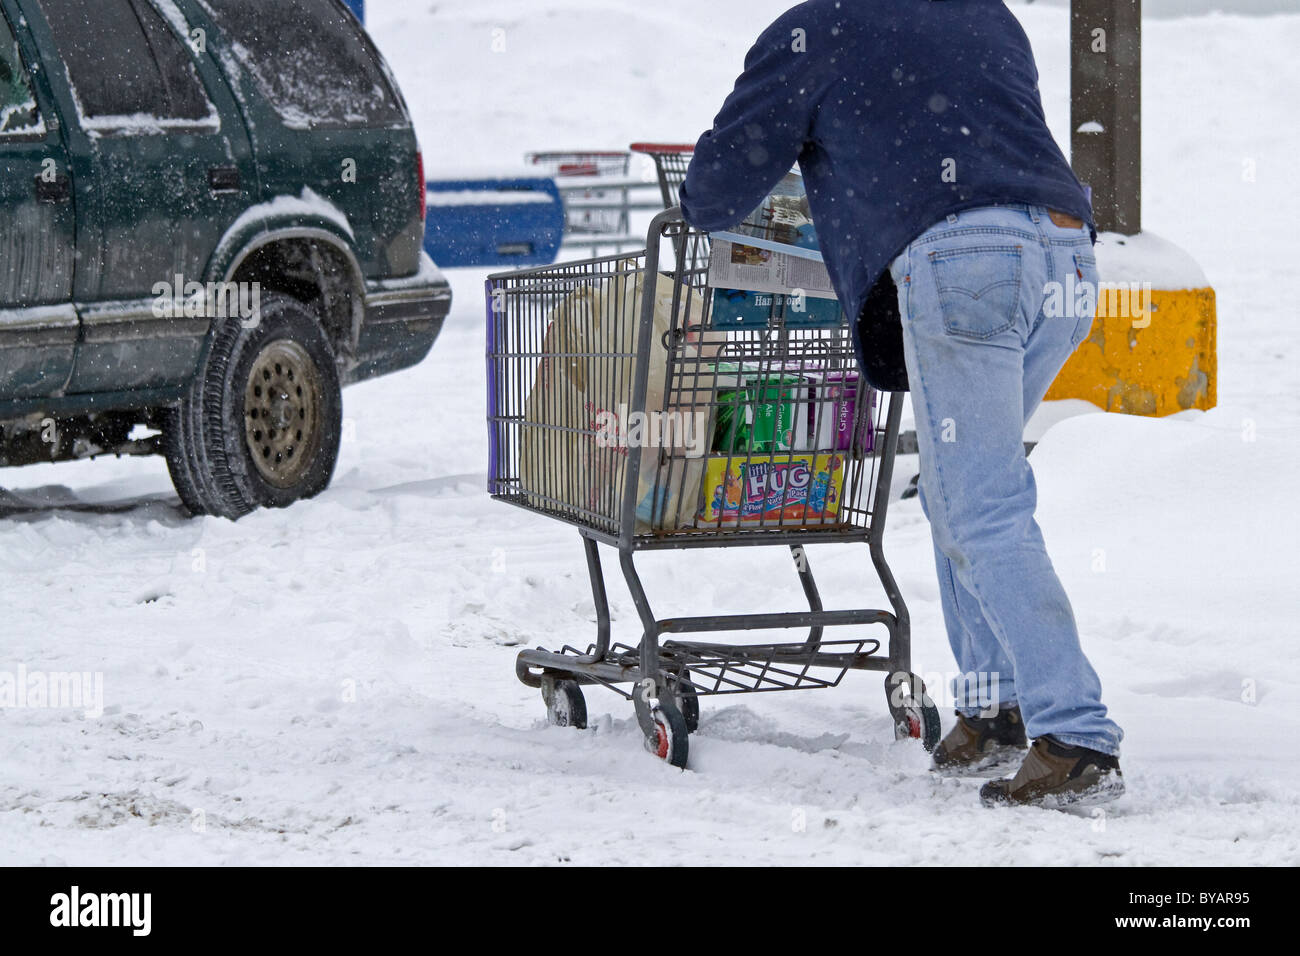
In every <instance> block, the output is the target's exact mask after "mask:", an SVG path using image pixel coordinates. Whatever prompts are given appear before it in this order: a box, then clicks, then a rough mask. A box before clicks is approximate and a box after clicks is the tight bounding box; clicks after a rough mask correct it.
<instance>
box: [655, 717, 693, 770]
mask: <svg viewBox="0 0 1300 956" xmlns="http://www.w3.org/2000/svg"><path fill="white" fill-rule="evenodd" d="M650 719H651V720H652V721H653V722H654V729H655V734H654V737H653V738H651V737H648V736H647V737H646V741H645V749H646V750H648V751H650V752H651V753H652V754H654V755H655V756H656V757H658V758H659V759H660V760H665V761H667V762H668V763H670V764H672V765H673V766H674V767H679V768H681V769H685V768H686V755H687V752H688V751H689V749H690V744H689V738H690V730H688V729H687V727H686V718H685V717H684V716H682V712H681V711H680V710H678V709H677V707H676V706H675V705H673V704H669V703H667V702H666V701H665V702H661V703H660V705H659V706H658V707H655V708H654V709H653V710H651V711H650Z"/></svg>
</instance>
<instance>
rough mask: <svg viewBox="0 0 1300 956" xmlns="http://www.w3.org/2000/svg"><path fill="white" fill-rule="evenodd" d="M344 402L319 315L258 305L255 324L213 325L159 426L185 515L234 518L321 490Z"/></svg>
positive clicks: (293, 304) (334, 454)
mask: <svg viewBox="0 0 1300 956" xmlns="http://www.w3.org/2000/svg"><path fill="white" fill-rule="evenodd" d="M342 430H343V397H342V391H341V387H340V384H339V377H338V368H337V366H336V365H335V362H334V353H333V350H332V349H331V348H330V344H329V340H328V339H327V338H326V336H325V333H324V330H323V329H322V328H321V325H320V321H319V319H318V317H317V316H316V315H315V313H313V312H312V311H311V310H310V309H309V308H308V307H307V306H306V305H304V304H303V303H301V302H299V301H298V300H297V299H293V298H291V297H289V296H285V295H279V294H268V295H266V296H264V297H263V299H262V305H261V309H260V312H259V316H258V320H257V321H256V323H255V324H253V325H252V326H250V327H244V326H243V325H242V324H241V323H239V322H237V321H234V320H221V324H220V325H218V327H217V329H216V331H215V332H214V333H213V337H212V345H211V348H210V349H209V351H208V354H207V357H206V358H205V359H204V362H203V365H202V367H201V368H200V369H199V372H198V374H197V375H196V376H195V379H194V383H193V385H192V386H191V387H190V391H189V393H188V394H187V395H186V397H185V399H184V400H183V401H182V402H181V403H180V405H179V406H178V407H176V408H175V409H173V410H171V411H170V412H169V413H168V418H167V422H166V423H165V427H164V432H165V441H164V445H165V449H166V455H167V467H168V470H169V471H170V472H171V476H172V483H173V484H174V485H175V486H176V491H177V493H178V494H179V495H180V498H181V502H182V503H183V504H184V505H185V507H186V508H187V509H188V510H189V511H190V512H191V513H193V514H211V515H219V516H222V517H226V518H231V519H238V518H241V517H243V516H244V515H246V514H248V513H249V512H250V511H253V510H255V509H256V508H260V507H269V508H284V507H288V506H289V505H291V504H293V503H294V502H295V501H299V500H301V499H303V498H311V497H314V496H315V495H318V494H320V493H321V492H322V491H324V490H325V488H326V487H328V485H329V483H330V478H331V477H332V476H333V474H334V466H335V463H336V462H337V461H338V452H339V440H340V437H341V435H342Z"/></svg>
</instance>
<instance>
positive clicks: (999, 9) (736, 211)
mask: <svg viewBox="0 0 1300 956" xmlns="http://www.w3.org/2000/svg"><path fill="white" fill-rule="evenodd" d="M796 160H797V161H798V163H799V165H800V168H801V169H802V171H803V175H804V181H805V184H806V186H807V188H808V201H809V207H810V209H811V210H812V214H813V218H814V219H815V220H816V223H817V233H818V236H819V238H820V240H821V248H822V252H823V254H824V256H825V258H826V265H827V268H828V270H829V272H830V275H831V279H832V281H833V282H834V284H835V289H836V292H837V293H838V295H839V298H840V302H841V303H842V304H843V305H844V308H845V310H846V311H847V312H848V314H849V315H851V316H855V315H864V307H868V301H869V299H870V300H872V302H873V303H875V305H877V306H883V307H885V308H892V309H893V310H894V313H895V319H894V321H895V323H896V321H897V319H896V312H897V305H896V303H895V302H893V301H891V300H892V292H893V283H892V282H890V281H889V277H888V275H887V270H888V268H889V264H890V262H891V261H893V259H894V258H895V257H896V256H897V255H898V254H899V253H901V252H902V250H903V248H904V247H905V246H906V245H907V244H908V243H909V242H911V241H912V240H913V239H915V238H916V237H917V236H919V235H920V234H921V233H922V232H924V231H925V230H926V229H928V228H929V227H930V226H932V225H934V224H935V223H936V222H938V221H940V220H941V219H943V217H944V216H946V215H947V214H948V213H950V212H956V211H958V210H961V209H969V208H972V207H975V206H985V205H991V204H995V203H1007V202H1025V203H1037V204H1042V205H1045V206H1048V207H1050V208H1053V209H1057V210H1060V211H1062V212H1066V213H1070V214H1072V215H1075V216H1077V217H1079V218H1080V219H1083V220H1084V221H1086V222H1087V223H1088V224H1089V225H1090V226H1091V225H1092V223H1093V217H1092V208H1091V206H1090V204H1089V202H1088V199H1087V197H1086V195H1085V193H1084V191H1083V187H1082V186H1081V185H1080V184H1079V181H1078V179H1076V178H1075V175H1074V173H1073V172H1072V171H1071V169H1070V164H1069V163H1068V162H1066V159H1065V156H1064V155H1063V154H1062V153H1061V150H1060V148H1059V147H1058V146H1057V145H1056V142H1055V141H1054V140H1053V139H1052V135H1051V133H1050V132H1049V131H1048V128H1047V122H1046V119H1045V118H1044V116H1043V106H1042V101H1041V99H1040V98H1039V95H1038V70H1037V67H1036V66H1035V65H1034V57H1033V52H1032V50H1031V49H1030V46H1029V39H1028V38H1027V37H1026V36H1025V33H1024V30H1022V29H1021V27H1020V24H1019V22H1018V21H1017V20H1016V18H1015V17H1014V16H1013V15H1012V13H1011V11H1010V10H1008V9H1007V8H1006V7H1005V6H1004V5H1003V3H1002V0H809V2H808V3H801V4H799V5H798V6H797V7H794V8H793V9H791V10H789V11H787V12H786V13H785V14H784V15H783V16H781V17H780V18H779V19H778V20H777V21H776V22H775V23H774V24H772V26H770V27H769V28H768V29H767V30H766V31H764V33H763V35H762V36H761V37H759V39H758V42H757V43H756V44H755V45H754V48H753V49H752V50H750V52H749V55H748V56H747V57H746V59H745V71H744V73H743V74H741V76H740V78H739V79H738V80H737V81H736V88H735V90H734V91H733V92H732V93H731V95H730V96H729V97H728V98H727V100H726V102H725V103H724V104H723V106H722V111H721V112H720V113H719V114H718V116H717V119H716V120H715V121H714V125H713V129H711V130H710V131H708V132H707V133H705V134H704V135H703V136H701V137H700V140H699V142H698V143H697V144H696V147H695V158H694V159H693V160H692V162H691V165H690V169H689V170H688V172H687V175H686V181H685V183H684V184H683V186H682V189H681V205H682V211H683V214H684V216H685V217H686V220H687V221H688V222H689V223H691V224H692V225H693V226H696V227H697V228H700V229H705V230H722V229H727V228H730V227H732V226H735V225H736V224H737V223H738V222H739V221H740V220H741V219H743V218H744V217H745V216H747V215H748V214H749V213H750V212H752V211H753V210H754V209H755V208H756V207H757V206H758V204H759V203H760V202H762V200H763V198H764V197H765V196H766V195H767V194H768V192H770V191H771V189H772V187H773V186H774V185H776V183H777V182H778V181H779V180H780V178H781V177H782V176H783V175H785V173H787V172H788V171H789V170H790V168H791V167H792V166H793V165H794V164H795V161H796ZM882 276H883V281H882V282H881V283H879V284H878V280H881V279H882ZM886 283H887V284H888V289H887V290H886V289H885V288H884V286H885V284H886ZM867 311H871V308H870V307H868V308H867ZM896 334H898V333H896ZM900 344H901V339H900ZM868 377H870V376H868ZM877 384H880V383H877Z"/></svg>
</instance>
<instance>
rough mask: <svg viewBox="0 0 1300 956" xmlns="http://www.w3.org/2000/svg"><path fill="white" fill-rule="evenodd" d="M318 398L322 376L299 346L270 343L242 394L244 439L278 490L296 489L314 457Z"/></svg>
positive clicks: (261, 470)
mask: <svg viewBox="0 0 1300 956" xmlns="http://www.w3.org/2000/svg"><path fill="white" fill-rule="evenodd" d="M320 395H321V383H320V372H319V371H318V370H317V368H316V363H315V362H313V361H312V358H311V356H310V355H308V354H307V350H306V349H304V348H303V347H302V346H301V345H299V344H298V343H297V342H293V341H290V340H288V339H280V340H278V341H275V342H271V343H269V344H267V345H266V346H265V347H264V348H263V349H262V351H261V352H259V353H258V355H257V358H255V359H254V360H253V364H252V367H251V368H250V369H249V373H248V384H247V386H246V387H245V389H244V437H245V440H246V441H247V443H248V452H249V455H250V456H251V457H252V459H253V464H254V465H255V466H256V468H257V471H258V473H259V474H260V475H261V476H262V478H263V479H264V480H265V481H267V482H268V483H270V484H272V485H274V486H275V487H277V488H292V487H294V486H295V485H297V484H298V483H299V482H300V481H301V480H302V478H303V476H304V475H305V474H306V472H307V469H308V468H309V467H311V463H312V460H313V459H314V458H315V457H316V446H317V445H318V444H319V441H320V404H321V402H320Z"/></svg>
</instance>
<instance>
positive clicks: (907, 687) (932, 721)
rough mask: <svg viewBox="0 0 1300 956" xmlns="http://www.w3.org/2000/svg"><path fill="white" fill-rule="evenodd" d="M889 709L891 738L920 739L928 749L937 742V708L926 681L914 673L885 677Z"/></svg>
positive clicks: (938, 726)
mask: <svg viewBox="0 0 1300 956" xmlns="http://www.w3.org/2000/svg"><path fill="white" fill-rule="evenodd" d="M885 692H886V693H887V694H888V698H889V713H890V715H891V716H892V717H893V718H894V739H896V740H919V741H921V745H922V746H923V747H925V749H926V751H927V752H931V753H932V752H933V751H934V748H935V747H937V746H938V745H939V735H940V730H941V728H940V723H939V708H937V707H935V706H934V701H932V700H930V695H929V694H927V693H926V692H925V682H924V681H922V680H921V678H919V677H917V676H916V675H914V674H905V673H902V672H898V673H895V674H890V675H889V677H887V678H886V679H885Z"/></svg>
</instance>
